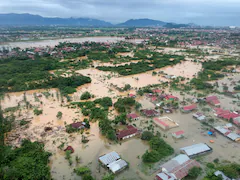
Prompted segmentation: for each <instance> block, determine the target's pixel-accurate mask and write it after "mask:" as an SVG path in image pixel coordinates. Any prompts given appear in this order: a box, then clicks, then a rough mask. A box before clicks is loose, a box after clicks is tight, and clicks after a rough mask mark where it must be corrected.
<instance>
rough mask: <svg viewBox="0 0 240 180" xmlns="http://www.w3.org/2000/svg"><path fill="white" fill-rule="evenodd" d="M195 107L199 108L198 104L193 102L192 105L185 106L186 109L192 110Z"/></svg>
mask: <svg viewBox="0 0 240 180" xmlns="http://www.w3.org/2000/svg"><path fill="white" fill-rule="evenodd" d="M194 109H197V105H196V104H192V105H189V106H184V107H183V110H184V111H191V110H194Z"/></svg>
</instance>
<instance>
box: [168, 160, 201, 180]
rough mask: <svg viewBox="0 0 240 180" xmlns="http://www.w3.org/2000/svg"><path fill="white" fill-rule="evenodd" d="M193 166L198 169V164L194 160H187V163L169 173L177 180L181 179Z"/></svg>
mask: <svg viewBox="0 0 240 180" xmlns="http://www.w3.org/2000/svg"><path fill="white" fill-rule="evenodd" d="M194 166H196V167H200V164H199V163H198V162H197V161H196V160H192V159H189V160H188V161H187V162H185V163H183V164H182V165H180V166H178V167H177V168H175V169H174V170H173V171H171V173H172V174H174V175H175V177H176V178H177V179H182V178H184V177H185V176H187V175H188V171H189V170H190V169H191V168H192V167H194Z"/></svg>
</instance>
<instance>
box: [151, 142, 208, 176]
mask: <svg viewBox="0 0 240 180" xmlns="http://www.w3.org/2000/svg"><path fill="white" fill-rule="evenodd" d="M180 151H181V153H182V154H180V155H178V156H176V157H174V158H173V159H171V160H170V161H168V162H166V163H164V164H163V165H161V166H160V172H159V173H158V174H157V175H156V179H157V180H180V179H183V178H184V177H186V176H187V175H188V172H189V170H190V169H191V168H193V167H200V164H199V163H198V162H197V161H196V160H195V159H191V158H193V157H195V156H198V155H202V154H206V153H209V152H211V151H212V148H211V147H209V146H208V145H207V144H204V143H199V144H194V145H192V146H187V147H183V148H181V149H180Z"/></svg>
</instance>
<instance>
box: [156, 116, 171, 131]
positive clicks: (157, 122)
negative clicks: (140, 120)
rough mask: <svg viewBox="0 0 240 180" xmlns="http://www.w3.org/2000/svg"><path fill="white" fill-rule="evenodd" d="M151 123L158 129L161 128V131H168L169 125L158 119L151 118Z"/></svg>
mask: <svg viewBox="0 0 240 180" xmlns="http://www.w3.org/2000/svg"><path fill="white" fill-rule="evenodd" d="M153 122H154V123H155V124H156V125H158V126H159V127H160V128H162V129H163V130H168V129H170V127H169V125H168V124H167V123H166V122H164V121H163V120H161V119H159V118H153Z"/></svg>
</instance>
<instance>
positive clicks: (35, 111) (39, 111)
mask: <svg viewBox="0 0 240 180" xmlns="http://www.w3.org/2000/svg"><path fill="white" fill-rule="evenodd" d="M33 113H34V115H36V116H38V115H40V114H42V113H43V110H38V109H34V110H33Z"/></svg>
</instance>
